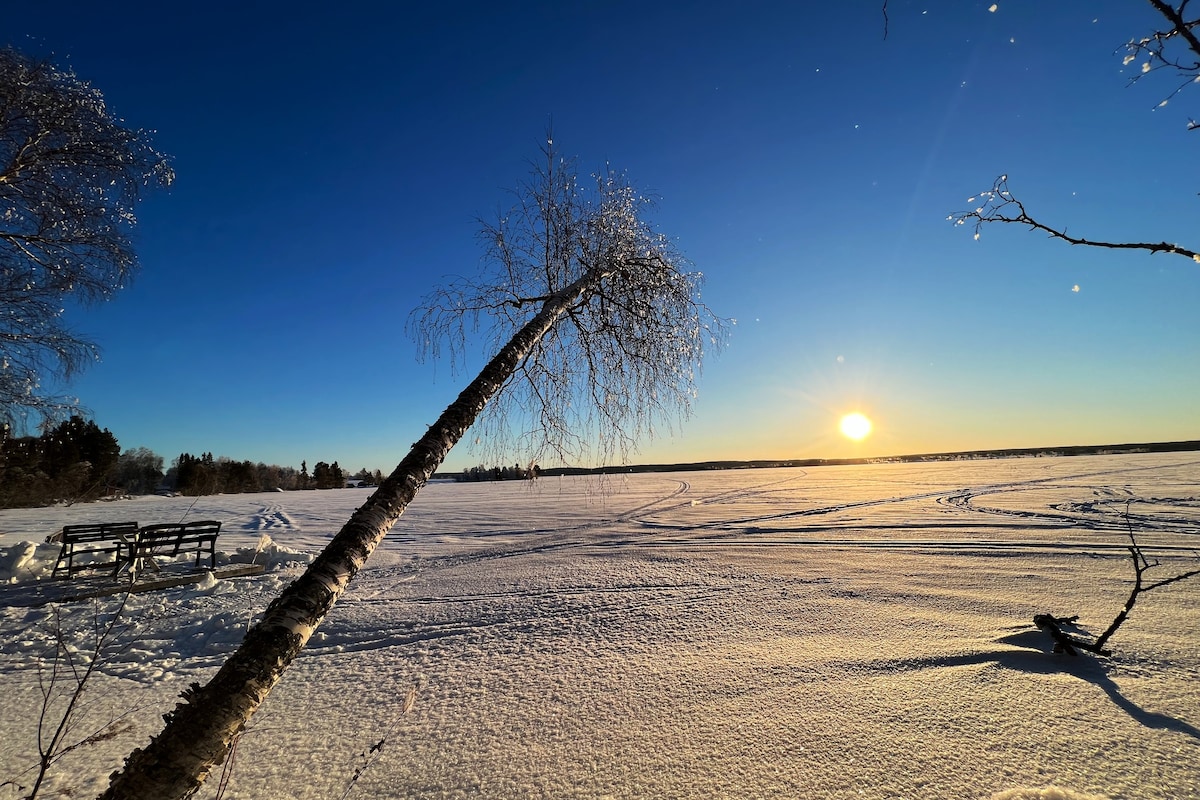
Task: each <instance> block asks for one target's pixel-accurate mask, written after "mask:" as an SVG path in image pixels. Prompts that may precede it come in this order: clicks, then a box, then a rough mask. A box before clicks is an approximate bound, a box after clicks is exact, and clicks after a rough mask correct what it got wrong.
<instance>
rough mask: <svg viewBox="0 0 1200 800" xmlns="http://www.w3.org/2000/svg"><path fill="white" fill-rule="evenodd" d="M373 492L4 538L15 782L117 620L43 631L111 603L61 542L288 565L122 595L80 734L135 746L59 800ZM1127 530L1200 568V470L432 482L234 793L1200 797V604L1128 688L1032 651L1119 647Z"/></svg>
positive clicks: (1142, 643)
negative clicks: (71, 571)
mask: <svg viewBox="0 0 1200 800" xmlns="http://www.w3.org/2000/svg"><path fill="white" fill-rule="evenodd" d="M368 494H369V490H365V489H347V490H339V491H323V492H288V493H271V494H256V495H220V496H214V497H202V498H199V499H194V498H182V497H180V498H164V497H143V498H135V499H130V500H124V501H119V502H111V503H93V504H86V505H74V506H70V507H57V508H50V509H28V510H9V511H0V698H3V701H2V702H0V782H3V781H6V780H16V781H18V782H21V781H24V782H25V783H26V784H27V783H28V780H29V779H30V777H31V775H32V773H28V772H23V770H26V769H27V768H29V767H30V766H32V765H33V764H34V763H35V762H36V756H35V753H36V732H37V720H38V714H39V709H40V707H41V697H42V696H41V693H40V691H39V683H38V680H39V668H40V669H41V673H40V674H41V675H42V676H43V677H44V676H46V675H48V674H49V673H48V672H47V670H48V669H49V663H50V662H49V661H48V659H47V653H48V652H51V651H52V642H53V634H52V631H53V628H54V625H55V621H56V620H58V621H59V622H58V625H59V626H60V627H61V628H62V629H63V630H64V636H65V637H66V639H67V641H68V642H70V643H71V644H72V646H74V647H76V648H78V651H79V654H80V655H81V656H87V655H88V654H89V653H90V649H91V647H92V645H91V643H92V642H93V641H94V630H95V621H96V620H97V619H100V620H104V619H106V618H108V616H109V615H111V614H112V613H113V612H114V610H115V609H116V608H117V607H118V604H119V603H120V595H117V596H113V597H106V598H98V599H92V600H82V601H75V602H55V603H50V604H48V605H38V603H41V602H44V601H45V599H46V598H47V597H53V596H56V595H55V593H56V592H57V593H59V594H61V593H62V592H64V591H67V590H70V591H78V590H79V589H80V588H81V587H88V586H91V587H94V586H101V585H103V586H109V585H111V579H110V578H107V577H105V576H103V575H96V576H94V577H90V578H82V579H78V580H75V581H72V582H66V581H50V580H49V578H48V574H49V571H50V569H51V567H52V565H53V560H54V557H55V555H56V554H57V545H46V544H39V543H40V542H42V541H43V540H44V538H45V537H46V536H47V535H49V534H52V533H54V532H55V531H57V530H58V529H59V528H61V526H62V525H63V524H68V523H78V522H84V521H88V522H95V521H124V520H136V521H137V522H139V523H141V524H150V523H156V522H174V521H178V520H180V519H184V518H186V519H218V520H221V522H222V523H223V526H222V534H221V538H220V539H219V541H218V545H219V547H220V549H221V554H220V561H221V563H222V564H231V563H235V562H245V561H250V560H254V561H257V562H258V563H263V564H266V565H267V571H266V572H264V573H263V574H261V575H258V576H255V577H250V578H233V579H226V580H214V579H212V578H207V579H206V580H204V581H202V582H200V583H197V584H193V585H190V586H184V587H179V588H174V589H164V590H159V591H153V592H146V593H142V594H134V595H131V596H129V598H128V601H127V604H126V606H125V609H124V613H123V617H122V619H123V621H124V623H125V624H127V626H128V627H127V629H125V630H124V632H123V633H122V635H121V636H120V637H119V640H118V644H117V646H115V647H112V648H108V649H107V650H106V652H105V653H104V656H103V662H102V667H101V669H100V674H99V676H98V677H97V678H96V679H95V683H94V685H93V686H92V687H91V689H90V690H89V692H88V693H87V695H86V699H87V706H86V708H85V710H84V716H83V719H82V721H81V724H80V726H79V727H78V729H77V730H78V731H79V732H80V734H79V735H83V734H86V733H88V732H90V731H91V730H93V729H98V728H100V727H102V726H103V725H104V724H105V723H107V722H108V721H110V720H111V719H114V718H120V722H121V725H120V726H119V727H121V728H122V732H120V733H119V734H118V735H116V736H114V737H112V738H110V739H107V740H105V741H101V742H98V743H95V744H91V745H88V746H85V747H82V748H80V749H78V750H75V751H73V752H72V753H70V754H68V755H67V756H66V757H65V758H64V759H63V760H62V761H61V762H60V763H59V764H58V765H56V768H55V769H54V771H53V773H52V778H51V782H50V789H51V790H52V791H51V792H50V793H49V794H47V795H46V796H55V795H54V792H57V791H62V792H68V791H69V792H70V793H71V796H76V797H88V796H94V795H95V794H97V793H98V792H99V791H100V790H101V789H102V788H103V786H105V785H106V783H107V775H108V773H110V772H111V771H112V770H114V769H115V768H117V767H118V766H119V764H120V763H121V759H122V758H123V756H124V755H125V754H126V753H127V752H128V751H129V750H130V749H131V748H133V747H135V746H137V745H139V744H141V743H143V742H144V741H145V740H146V738H147V737H148V736H149V735H151V734H153V733H156V732H157V731H158V730H159V729H160V727H161V721H160V715H161V714H162V713H163V712H165V711H167V710H169V709H170V708H171V707H173V705H174V702H175V699H176V696H177V694H178V693H179V692H180V691H181V690H182V689H183V688H185V687H186V685H187V684H188V683H189V682H192V681H203V680H205V679H206V678H207V676H209V675H210V674H211V673H212V671H213V670H214V669H215V668H216V667H217V666H218V665H219V664H220V663H221V660H222V659H223V658H224V657H225V656H226V655H227V654H228V653H229V652H230V651H231V650H232V649H233V648H234V647H236V645H237V643H238V642H239V641H240V638H241V636H242V635H243V633H244V631H245V629H246V627H247V625H249V624H250V623H251V622H252V621H253V620H254V619H255V617H256V616H257V615H258V614H259V613H261V611H262V610H263V608H264V607H265V605H266V604H267V603H268V602H269V600H270V599H271V598H272V597H273V596H274V595H275V594H276V593H277V592H278V591H279V589H280V588H281V586H283V585H284V583H285V582H286V581H288V580H290V579H291V577H292V576H294V575H295V574H297V572H298V571H299V570H300V569H302V568H303V564H304V563H305V562H306V561H307V560H308V559H309V558H310V556H309V555H308V554H312V553H315V552H316V551H318V550H319V549H320V548H321V547H322V546H323V544H324V543H325V542H326V541H328V539H329V538H330V537H331V536H332V535H333V534H334V533H335V532H336V531H337V530H338V529H339V528H340V526H341V525H342V523H344V522H345V520H346V519H347V518H348V517H349V514H350V513H351V512H352V511H353V510H354V508H356V507H357V506H358V505H360V504H361V503H362V502H363V500H365V498H366V497H367V496H368ZM1127 500H1131V501H1133V502H1132V503H1131V505H1130V506H1129V515H1130V516H1129V519H1130V522H1131V524H1133V525H1134V527H1135V529H1136V530H1137V531H1138V535H1139V537H1140V540H1141V541H1142V543H1143V545H1144V546H1146V547H1147V549H1148V550H1150V551H1151V552H1152V553H1154V554H1156V556H1157V558H1158V559H1159V560H1160V561H1161V562H1162V566H1160V567H1159V568H1158V569H1157V570H1156V571H1155V572H1152V573H1151V576H1152V577H1153V576H1154V575H1156V574H1157V575H1158V576H1159V577H1166V576H1167V575H1168V574H1173V573H1174V572H1178V571H1182V570H1184V569H1192V568H1195V567H1196V566H1197V558H1198V557H1200V556H1198V555H1197V544H1198V543H1200V539H1197V536H1198V535H1200V455H1197V454H1195V453H1190V454H1189V453H1183V454H1171V455H1137V456H1096V457H1079V458H1028V459H1008V460H996V461H973V462H948V463H931V464H907V465H905V464H888V465H874V466H865V467H825V468H821V469H812V470H803V469H780V470H745V471H721V472H689V473H672V474H667V473H663V474H639V475H630V476H626V477H617V478H614V477H609V478H607V479H604V480H602V481H601V480H598V479H596V478H549V479H543V480H540V481H538V482H536V483H532V484H530V483H488V484H448V483H434V484H431V485H429V486H427V487H426V488H425V489H423V490H422V492H421V494H420V495H419V496H418V498H417V500H416V502H415V503H414V504H413V506H412V508H411V509H410V510H409V512H408V513H407V514H406V515H405V516H404V517H403V518H402V519H401V520H400V522H399V524H398V525H397V527H396V529H395V530H394V531H393V532H392V534H391V535H390V536H389V538H388V539H387V540H386V541H385V542H384V544H383V545H382V546H381V547H380V549H379V551H378V552H376V554H375V555H374V556H373V557H372V560H371V562H370V563H369V564H368V566H367V567H366V568H365V569H364V570H363V571H362V572H361V573H360V574H359V576H358V577H357V579H356V580H355V581H354V583H353V584H352V585H351V588H350V590H349V591H348V592H347V594H346V596H345V597H344V598H343V599H342V601H341V602H340V603H339V604H338V605H337V606H336V608H335V609H334V611H333V613H332V614H331V615H330V617H329V618H328V619H327V620H326V621H325V623H324V624H323V625H322V626H321V627H320V628H319V629H318V631H317V633H316V634H315V636H314V638H313V640H312V642H311V643H310V645H309V647H308V648H307V649H306V650H305V651H304V652H303V653H302V654H301V656H300V657H299V658H298V659H297V661H296V662H295V664H294V665H293V666H292V668H291V669H290V671H289V672H288V673H287V675H286V676H285V677H284V679H283V681H282V682H281V683H280V684H279V686H277V687H276V689H275V690H274V692H273V693H272V695H271V696H270V697H269V698H268V700H267V702H266V703H265V705H264V706H263V708H262V710H261V711H260V712H259V714H258V715H257V716H256V717H255V718H254V719H253V720H252V722H251V724H250V726H249V728H248V730H247V731H246V733H245V734H244V735H243V737H242V738H241V739H240V741H239V744H238V747H237V750H236V752H235V758H234V759H233V768H232V776H231V779H230V782H229V785H228V787H227V788H226V790H225V793H224V795H223V796H224V797H227V798H255V799H256V800H270V799H271V798H338V797H342V796H343V793H344V792H345V790H346V789H347V787H348V786H350V784H351V780H352V778H353V777H354V775H355V773H356V770H359V769H360V768H362V767H363V766H364V764H367V762H368V760H370V763H369V764H367V766H366V769H365V770H362V771H361V775H360V776H359V778H358V779H357V781H356V782H354V783H353V785H352V786H350V788H351V789H352V791H351V794H350V796H351V797H359V798H371V797H379V798H400V797H405V798H466V797H483V798H524V797H531V798H560V797H578V798H700V797H704V798H709V797H723V798H791V797H795V798H800V797H804V798H863V797H866V798H1010V799H1014V800H1015V799H1017V798H1037V799H1038V800H1053V799H1054V798H1071V799H1072V800H1078V799H1079V798H1093V797H1108V798H1163V799H1164V800H1166V799H1168V798H1169V799H1170V800H1181V799H1182V798H1194V797H1200V680H1198V678H1200V646H1198V641H1200V640H1198V637H1197V628H1198V623H1200V579H1194V580H1191V581H1185V582H1182V583H1177V584H1173V585H1171V586H1168V587H1163V588H1161V589H1158V590H1156V591H1154V592H1151V593H1149V594H1146V595H1143V596H1142V598H1141V599H1140V600H1139V602H1138V604H1137V606H1136V608H1135V609H1134V611H1133V613H1132V615H1131V616H1130V619H1129V621H1128V622H1126V624H1125V626H1124V627H1123V628H1122V629H1121V630H1120V632H1119V633H1118V634H1117V636H1116V637H1115V638H1114V639H1113V640H1112V642H1111V645H1112V647H1113V649H1114V651H1115V653H1114V656H1113V657H1112V658H1111V659H1107V660H1098V659H1095V658H1093V657H1090V656H1083V657H1079V658H1070V657H1068V656H1063V655H1056V654H1053V653H1052V652H1051V647H1050V645H1051V643H1050V641H1049V639H1048V637H1046V636H1045V634H1042V633H1041V632H1039V631H1037V630H1036V629H1035V628H1034V627H1033V626H1032V625H1031V622H1030V621H1031V619H1032V617H1033V615H1034V614H1036V613H1039V612H1052V613H1055V614H1057V615H1062V616H1066V615H1069V614H1079V615H1080V617H1081V619H1080V624H1081V626H1083V629H1084V630H1085V631H1089V632H1091V633H1093V634H1095V633H1098V632H1099V631H1100V630H1103V628H1104V627H1105V626H1106V625H1107V624H1108V622H1109V621H1110V620H1111V619H1112V618H1113V616H1114V615H1115V614H1116V612H1117V611H1118V610H1119V609H1120V607H1121V605H1122V604H1123V603H1124V602H1125V598H1126V596H1127V594H1128V591H1129V579H1130V572H1131V570H1130V565H1129V558H1128V554H1127V553H1126V552H1125V551H1124V549H1123V548H1124V545H1125V542H1126V528H1125V526H1126V521H1125V517H1124V514H1125V509H1126V501H1127ZM264 535H265V537H267V538H264ZM184 560H186V559H184ZM186 568H187V565H186V564H185V563H182V562H181V563H179V564H168V565H166V567H165V570H166V571H168V572H171V571H174V570H184V569H186ZM143 577H145V575H143ZM414 687H415V705H414V706H413V708H412V710H411V712H410V713H408V714H405V713H404V703H405V700H406V697H408V695H409V693H410V690H412V689H413V688H414ZM88 726H91V727H90V728H89V727H88ZM380 740H385V744H384V746H383V749H382V750H381V751H379V752H377V753H372V752H370V751H371V748H372V746H373V745H374V744H376V743H377V742H379V741H380ZM219 777H220V776H219V775H218V774H214V775H213V776H212V777H211V778H210V780H209V783H208V785H207V786H206V788H205V789H204V790H203V791H202V792H201V793H200V795H199V796H200V797H215V796H216V794H217V785H218V778H219ZM18 796H21V792H19V791H18V790H17V789H16V788H14V787H13V786H11V785H10V786H5V787H2V788H0V799H2V798H7V797H18Z"/></svg>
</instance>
